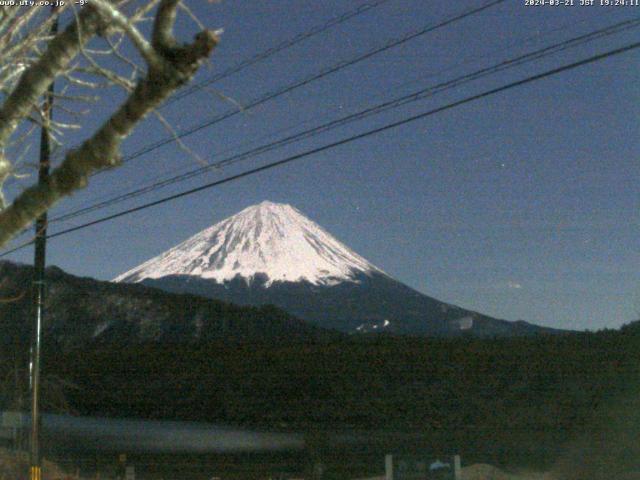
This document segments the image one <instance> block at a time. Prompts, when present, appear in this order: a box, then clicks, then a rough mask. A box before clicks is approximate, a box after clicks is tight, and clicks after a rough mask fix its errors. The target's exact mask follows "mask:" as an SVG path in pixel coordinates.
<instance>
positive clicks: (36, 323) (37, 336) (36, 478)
mask: <svg viewBox="0 0 640 480" xmlns="http://www.w3.org/2000/svg"><path fill="white" fill-rule="evenodd" d="M51 14H52V15H55V14H56V8H55V7H53V8H52V9H51ZM50 33H51V35H52V36H53V35H56V34H57V33H58V18H57V17H56V18H54V20H53V23H52V24H51V30H50ZM54 91H55V86H54V82H51V85H49V89H48V94H47V95H46V96H45V98H44V101H43V104H42V114H43V115H42V128H41V130H40V159H39V168H38V183H40V184H45V183H47V182H48V181H49V171H50V157H51V139H50V134H49V127H50V125H49V122H50V121H51V119H52V118H53V112H52V110H53V93H54ZM35 228H36V232H35V233H36V238H35V254H34V262H33V263H34V273H33V276H34V278H33V290H34V300H33V303H34V310H35V315H34V319H33V327H32V332H31V361H30V365H29V367H30V368H29V370H30V372H29V373H30V379H29V380H30V385H31V442H30V447H31V450H30V458H29V465H30V468H29V480H42V467H41V457H40V354H41V342H42V318H43V314H44V301H45V294H46V288H45V287H46V285H45V279H44V270H45V264H46V253H47V212H46V211H45V212H44V213H43V214H42V215H40V216H39V217H38V218H37V219H36V227H35Z"/></svg>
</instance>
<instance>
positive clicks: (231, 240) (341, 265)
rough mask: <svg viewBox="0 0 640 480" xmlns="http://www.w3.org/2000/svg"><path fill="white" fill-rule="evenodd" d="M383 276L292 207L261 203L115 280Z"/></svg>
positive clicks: (322, 280)
mask: <svg viewBox="0 0 640 480" xmlns="http://www.w3.org/2000/svg"><path fill="white" fill-rule="evenodd" d="M374 272H376V273H382V274H383V273H384V272H382V271H381V270H380V269H378V268H377V267H375V266H374V265H372V264H371V263H369V262H368V261H367V260H365V259H364V258H362V257H361V256H359V255H358V254H356V253H355V252H353V251H352V250H350V249H349V248H348V247H346V246H345V245H343V244H342V243H341V242H339V241H338V240H336V239H335V238H334V237H333V236H331V235H330V234H329V233H327V232H326V231H325V230H323V229H322V228H321V227H320V226H319V225H317V224H316V223H314V222H312V221H311V220H309V219H308V218H307V217H305V216H304V215H302V214H301V213H300V212H299V211H298V210H297V209H295V208H294V207H292V206H291V205H286V204H280V203H273V202H268V201H265V202H262V203H260V204H258V205H254V206H251V207H248V208H245V209H244V210H242V211H241V212H239V213H237V214H236V215H233V216H231V217H229V218H227V219H226V220H223V221H221V222H219V223H217V224H216V225H214V226H212V227H210V228H207V229H206V230H203V231H202V232H200V233H198V234H196V235H194V236H193V237H191V238H189V239H188V240H186V241H184V242H182V243H181V244H179V245H177V246H176V247H174V248H172V249H170V250H168V251H166V252H165V253H163V254H161V255H159V256H157V257H154V258H152V259H150V260H148V261H147V262H145V263H143V264H142V265H140V266H138V267H136V268H134V269H133V270H130V271H128V272H126V273H124V274H122V275H120V276H118V277H117V278H115V279H114V281H116V282H141V281H143V280H145V279H158V278H162V277H166V276H170V275H190V276H195V277H199V278H202V279H211V280H215V281H217V282H219V283H223V282H225V281H229V280H232V279H234V278H236V277H237V276H240V277H241V278H243V279H245V280H246V281H247V283H250V282H251V281H252V279H253V278H255V276H256V275H261V278H262V279H264V278H265V277H266V282H265V284H264V286H266V287H268V286H270V285H272V284H273V283H274V282H301V281H306V282H309V283H311V284H313V285H335V284H337V283H341V282H345V281H351V282H356V281H357V280H356V277H357V276H358V275H360V274H366V275H369V274H371V273H374Z"/></svg>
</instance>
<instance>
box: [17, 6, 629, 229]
mask: <svg viewBox="0 0 640 480" xmlns="http://www.w3.org/2000/svg"><path fill="white" fill-rule="evenodd" d="M612 12H613V11H609V12H608V13H607V14H605V15H603V16H608V15H610V14H611V13H612ZM583 22H584V20H581V21H580V22H577V23H583ZM623 23H624V22H623ZM617 25H620V24H617ZM570 26H573V23H572V24H563V25H561V26H559V27H554V28H551V29H546V30H538V31H537V32H536V33H535V34H534V35H532V36H527V37H525V38H519V39H515V40H513V41H512V42H511V43H510V44H509V45H508V47H507V48H502V49H499V50H497V51H496V52H498V53H499V52H503V51H506V50H508V49H509V48H510V47H513V46H514V45H523V44H524V43H528V42H531V41H533V40H535V39H537V38H540V37H546V36H548V35H551V34H552V33H556V32H558V31H565V30H566V29H567V28H568V27H570ZM613 33H617V32H611V34H613ZM578 38H580V37H578ZM487 56H489V55H488V54H484V55H481V56H480V57H474V60H473V61H475V60H476V59H477V58H485V57H487ZM470 62H471V58H467V59H466V60H465V61H462V62H458V63H456V64H454V65H450V66H448V67H446V68H444V69H442V70H440V71H438V72H433V73H430V74H427V75H422V76H421V78H420V79H418V80H426V79H428V78H433V77H437V76H439V75H441V74H443V73H445V72H448V71H450V70H453V69H455V68H456V67H460V66H462V65H465V64H468V63H470ZM415 83H416V80H413V81H411V82H406V83H403V84H402V85H400V86H398V87H397V88H402V87H405V86H408V85H411V84H415ZM377 96H379V95H377ZM374 98H375V97H374ZM360 105H362V106H364V103H363V102H360ZM352 108H353V107H352ZM309 123H311V122H310V121H309V120H307V121H305V122H303V123H302V125H307V124H309ZM293 128H294V126H289V127H286V128H282V129H278V130H276V131H272V132H271V133H269V134H267V135H264V136H262V137H260V138H259V139H258V140H262V139H268V138H273V137H276V136H277V135H278V134H280V133H286V132H288V131H290V130H293ZM306 132H309V130H307V131H306ZM289 138H290V137H289ZM256 143H257V141H256V139H254V140H253V141H245V142H242V143H240V144H237V145H236V146H234V147H229V148H227V149H225V150H222V151H221V152H220V153H219V154H220V155H221V154H223V153H227V152H233V151H234V150H235V149H236V148H239V147H243V146H245V145H252V144H253V145H255V144H256ZM259 148H262V147H259ZM252 151H253V150H251V151H250V152H252ZM247 153H248V152H245V153H243V154H241V155H245V154H247ZM252 156H253V155H252ZM217 165H219V163H218V162H217V163H215V164H208V165H205V167H202V168H203V169H206V170H209V169H211V168H215V167H216V166H217ZM181 170H184V168H178V169H173V170H172V171H169V172H167V174H176V173H177V172H179V171H181ZM197 170H200V169H197ZM195 172H196V170H192V171H187V172H183V173H182V174H177V176H178V177H181V176H182V175H184V176H189V178H191V174H195ZM162 178H163V176H162V175H157V176H156V177H155V178H152V179H151V181H152V182H154V183H152V184H151V185H148V186H147V187H142V188H141V189H137V190H134V191H133V192H126V191H125V192H122V191H121V193H116V192H114V193H113V194H111V195H102V196H101V197H98V198H97V199H96V203H95V204H94V205H92V206H89V207H83V208H80V209H78V210H70V211H69V210H68V211H66V212H63V213H62V214H60V215H59V216H58V217H57V218H54V219H53V220H49V221H50V222H51V221H56V220H58V221H62V220H64V219H66V218H67V216H69V217H68V218H73V217H75V216H78V215H82V214H83V212H84V211H85V209H86V210H91V211H93V210H95V209H99V208H100V207H101V206H102V205H103V204H105V206H108V205H106V204H107V203H108V204H113V203H111V201H112V200H114V203H119V202H118V201H117V200H119V199H120V198H124V197H127V198H134V197H137V196H139V194H143V193H146V190H147V188H151V187H155V186H158V187H159V188H162V187H163V186H164V184H165V182H166V181H169V182H170V183H173V182H172V181H171V180H172V179H173V178H177V177H170V178H169V180H162ZM178 181H179V180H178ZM170 183H169V184H170ZM141 190H145V191H144V192H141ZM138 192H140V193H139V194H138ZM114 195H115V196H116V198H114ZM94 206H95V207H96V208H95V209H94V208H93V207H94ZM76 213H78V215H76ZM62 217H64V218H62ZM23 233H24V232H23Z"/></svg>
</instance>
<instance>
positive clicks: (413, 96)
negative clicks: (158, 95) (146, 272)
mask: <svg viewBox="0 0 640 480" xmlns="http://www.w3.org/2000/svg"><path fill="white" fill-rule="evenodd" d="M638 25H640V18H635V19H631V20H626V21H622V22H618V23H616V24H614V25H610V26H607V27H604V28H601V29H598V30H595V31H593V32H589V33H587V34H583V35H580V36H578V37H575V38H571V39H568V40H564V41H562V42H559V43H556V44H554V45H550V46H547V47H543V48H541V49H538V50H535V51H532V52H528V53H526V54H523V55H519V56H517V57H515V58H511V59H509V60H504V61H502V62H499V63H497V64H495V65H493V66H490V67H486V68H482V69H480V70H477V71H475V72H473V73H469V74H466V75H462V76H460V77H457V78H455V79H452V80H449V81H446V82H442V83H439V84H437V85H434V86H430V87H427V88H423V89H420V90H418V91H416V92H412V93H410V94H407V95H404V96H402V97H399V98H396V99H394V100H390V101H387V102H383V103H381V104H378V105H376V106H373V107H370V108H367V109H364V110H361V111H359V112H356V113H352V114H349V115H346V116H343V117H341V118H339V119H335V120H332V121H329V122H327V123H324V124H322V125H319V126H316V127H313V128H311V129H308V130H305V131H303V132H299V133H297V134H294V135H290V136H288V137H285V138H282V139H279V140H276V141H274V142H271V143H268V144H265V145H261V146H258V147H255V148H252V149H250V150H248V151H245V152H242V153H238V154H235V155H232V156H230V157H227V158H225V159H224V160H221V161H218V162H215V163H211V164H209V165H206V166H203V167H199V168H197V169H194V170H191V171H189V172H186V173H183V174H180V175H177V176H174V177H170V178H168V179H164V180H161V181H159V182H155V183H152V184H151V185H147V186H145V187H141V188H138V189H135V190H133V191H130V192H127V193H125V194H122V195H117V196H115V197H113V198H110V199H108V200H105V201H102V202H98V203H95V204H93V205H90V206H87V207H83V208H80V209H78V210H75V211H72V212H69V213H66V214H63V215H60V216H58V217H55V218H53V219H51V220H50V223H54V222H59V221H65V220H69V219H71V218H75V217H78V216H81V215H84V214H87V213H90V212H94V211H96V210H101V209H103V208H106V207H109V206H111V205H115V204H117V203H120V202H122V201H125V200H129V199H131V198H136V197H138V196H140V195H143V194H145V193H149V192H152V191H155V190H158V189H159V188H163V187H166V186H168V185H172V184H175V183H178V182H181V181H184V180H188V179H191V178H194V177H196V176H198V175H202V174H204V173H206V172H209V171H211V170H212V169H214V168H220V167H223V166H228V165H231V164H235V163H238V162H240V161H242V160H246V159H248V158H252V157H254V156H256V155H259V154H262V153H265V152H268V151H271V150H273V149H275V148H278V147H281V146H284V145H288V144H290V143H293V142H295V141H298V140H301V139H304V138H310V137H313V136H316V135H317V134H319V133H323V132H326V131H329V130H332V129H334V128H337V127H340V126H343V125H346V124H348V123H351V122H354V121H358V120H361V119H363V118H366V117H368V116H371V115H375V114H379V113H381V112H384V111H387V110H389V109H391V108H397V107H399V106H402V105H406V104H408V103H411V102H415V101H418V100H422V99H424V98H427V97H431V96H433V95H435V94H438V93H441V92H444V91H447V90H450V89H452V88H455V87H458V86H460V85H463V84H466V83H468V82H471V81H474V80H477V79H479V78H483V77H485V76H488V75H492V74H495V73H497V72H501V71H504V70H507V69H510V68H514V67H517V66H520V65H523V64H525V63H528V62H532V61H535V60H539V59H541V58H544V57H546V56H549V55H553V54H556V53H558V52H561V51H564V50H567V49H569V48H573V47H576V46H579V45H582V44H584V43H586V42H589V41H593V40H596V39H600V38H603V37H605V36H609V35H613V34H617V33H620V32H622V31H625V30H628V29H630V28H634V27H637V26H638Z"/></svg>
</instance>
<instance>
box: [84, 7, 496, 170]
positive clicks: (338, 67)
mask: <svg viewBox="0 0 640 480" xmlns="http://www.w3.org/2000/svg"><path fill="white" fill-rule="evenodd" d="M505 1H506V0H492V1H491V2H489V3H486V4H484V5H482V6H480V7H477V8H473V9H468V10H466V11H464V12H463V13H460V14H457V15H455V16H453V17H450V18H448V19H446V20H442V21H440V22H438V23H437V24H435V25H429V26H427V27H424V28H422V29H421V30H418V31H415V32H412V33H409V34H407V35H404V36H402V37H400V38H397V39H394V40H391V41H389V42H387V43H385V44H384V45H382V46H381V47H376V48H374V49H372V50H369V51H368V52H366V53H364V54H362V55H359V56H357V57H354V58H352V59H350V60H345V61H342V62H339V63H337V64H335V65H333V66H331V67H328V68H325V69H323V70H321V71H320V72H318V73H315V74H313V75H310V76H308V77H306V78H304V79H302V80H298V81H296V82H294V83H292V84H289V85H287V86H285V87H281V88H278V89H276V90H274V91H272V92H269V93H266V94H265V95H263V96H261V97H258V98H257V99H254V100H253V101H251V102H250V103H249V104H247V105H245V106H243V108H241V109H237V110H230V111H228V112H225V113H223V114H221V115H217V116H215V117H213V118H211V119H210V120H208V121H206V122H204V123H200V124H198V125H196V126H194V127H192V128H189V129H187V130H184V131H183V132H180V133H179V134H177V135H171V136H168V137H166V138H164V139H162V140H158V141H157V142H154V143H151V144H149V145H147V146H145V147H143V148H141V149H140V150H138V151H136V152H134V153H132V154H130V155H127V156H126V157H124V158H123V160H122V163H127V162H130V161H131V160H134V159H135V158H138V157H141V156H143V155H146V154H147V153H150V152H152V151H154V150H156V149H158V148H160V147H163V146H165V145H168V144H170V143H173V142H176V141H178V140H180V139H182V138H185V137H188V136H190V135H193V134H194V133H196V132H199V131H201V130H203V129H205V128H208V127H211V126H213V125H215V124H217V123H219V122H222V121H223V120H226V119H227V118H231V117H233V116H235V115H237V114H238V113H242V112H246V111H247V110H250V109H252V108H255V107H257V106H259V105H262V104H263V103H266V102H268V101H270V100H273V99H275V98H277V97H280V96H282V95H284V94H286V93H290V92H292V91H294V90H296V89H298V88H300V87H303V86H305V85H308V84H309V83H311V82H314V81H316V80H319V79H321V78H324V77H326V76H328V75H331V74H333V73H335V72H338V71H340V70H342V69H344V68H347V67H350V66H352V65H355V64H356V63H359V62H361V61H363V60H366V59H368V58H371V57H373V56H374V55H377V54H379V53H382V52H385V51H387V50H390V49H392V48H394V47H397V46H398V45H402V44H404V43H406V42H409V41H411V40H413V39H415V38H417V37H420V36H422V35H425V34H427V33H430V32H433V31H435V30H438V29H440V28H443V27H446V26H448V25H451V24H453V23H455V22H458V21H460V20H463V19H465V18H467V17H470V16H472V15H475V14H477V13H480V12H483V11H485V10H487V9H489V8H491V7H494V6H496V5H498V4H500V3H503V2H505ZM104 171H108V170H101V171H99V172H96V173H95V174H94V175H97V174H99V173H101V172H104Z"/></svg>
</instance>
